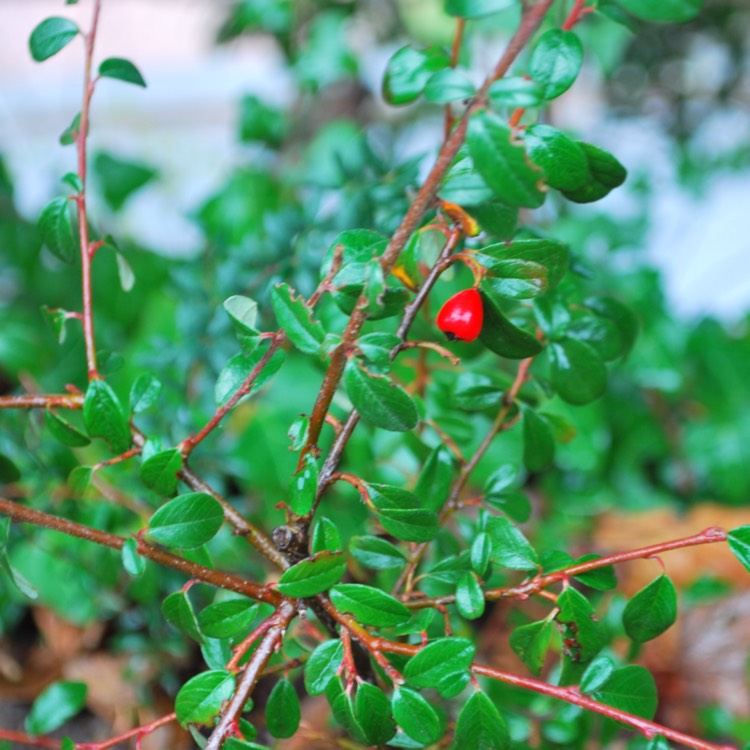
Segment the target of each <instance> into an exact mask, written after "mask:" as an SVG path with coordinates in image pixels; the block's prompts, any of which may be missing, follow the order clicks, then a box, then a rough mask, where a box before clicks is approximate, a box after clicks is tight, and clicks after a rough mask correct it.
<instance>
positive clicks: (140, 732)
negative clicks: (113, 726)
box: [57, 712, 177, 750]
mask: <svg viewBox="0 0 750 750" xmlns="http://www.w3.org/2000/svg"><path fill="white" fill-rule="evenodd" d="M176 719H177V714H175V713H174V712H172V713H171V714H167V715H166V716H162V717H160V718H158V719H156V720H154V721H152V722H149V723H148V724H144V725H143V726H140V727H136V728H135V729H131V730H130V731H129V732H125V733H123V734H120V735H118V736H117V737H110V739H108V740H104V741H102V742H77V743H76V750H107V748H110V747H114V746H115V745H119V744H120V743H121V742H125V741H126V740H129V739H132V738H133V737H136V738H138V739H139V740H140V739H142V738H143V737H145V736H146V735H147V734H151V733H152V732H155V731H156V730H157V729H160V728H161V727H164V726H166V725H167V724H171V723H172V722H173V721H175V720H176ZM57 747H59V745H58V746H57Z"/></svg>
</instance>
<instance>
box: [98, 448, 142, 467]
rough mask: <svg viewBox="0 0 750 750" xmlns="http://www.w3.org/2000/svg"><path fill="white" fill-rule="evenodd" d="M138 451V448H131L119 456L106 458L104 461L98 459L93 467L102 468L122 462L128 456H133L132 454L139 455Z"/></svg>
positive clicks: (139, 450)
mask: <svg viewBox="0 0 750 750" xmlns="http://www.w3.org/2000/svg"><path fill="white" fill-rule="evenodd" d="M140 452H141V449H140V448H131V449H130V450H129V451H125V453H121V454H120V455H119V456H115V457H114V458H108V459H107V460H106V461H100V462H99V463H98V464H95V465H94V467H93V468H94V469H103V468H104V467H105V466H113V465H114V464H119V463H122V462H123V461H127V460H128V459H129V458H133V456H137V455H139V454H140Z"/></svg>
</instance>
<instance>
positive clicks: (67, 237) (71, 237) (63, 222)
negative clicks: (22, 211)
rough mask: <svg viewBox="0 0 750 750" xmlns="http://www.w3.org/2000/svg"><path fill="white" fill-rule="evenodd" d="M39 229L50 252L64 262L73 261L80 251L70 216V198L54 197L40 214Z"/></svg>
mask: <svg viewBox="0 0 750 750" xmlns="http://www.w3.org/2000/svg"><path fill="white" fill-rule="evenodd" d="M39 231H40V233H41V235H42V241H43V242H44V244H45V245H46V246H47V247H48V248H49V250H50V252H51V253H52V254H53V255H55V256H56V257H57V258H59V259H60V260H61V261H62V262H63V263H72V262H73V261H74V260H75V257H76V255H77V253H78V247H79V245H78V238H77V237H76V235H75V234H74V232H73V223H72V221H71V218H70V200H69V199H68V198H53V199H52V200H51V201H50V202H49V203H48V204H47V205H46V206H45V207H44V208H43V209H42V213H41V214H40V215H39Z"/></svg>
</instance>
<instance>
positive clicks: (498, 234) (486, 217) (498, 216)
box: [470, 199, 518, 240]
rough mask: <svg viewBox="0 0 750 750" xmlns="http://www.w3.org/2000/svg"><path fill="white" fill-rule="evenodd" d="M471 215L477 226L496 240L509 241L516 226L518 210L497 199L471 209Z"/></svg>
mask: <svg viewBox="0 0 750 750" xmlns="http://www.w3.org/2000/svg"><path fill="white" fill-rule="evenodd" d="M470 213H471V215H472V217H474V219H476V220H477V221H478V222H479V226H481V227H482V229H484V231H485V232H487V233H488V234H491V235H494V237H495V238H496V239H499V240H507V239H510V238H511V237H512V236H513V234H514V233H515V231H516V225H517V224H518V208H517V207H515V206H509V205H507V204H506V203H503V202H502V201H500V200H497V199H490V200H487V201H485V202H483V203H480V204H479V205H476V206H472V207H471V212H470Z"/></svg>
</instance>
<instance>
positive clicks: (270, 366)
mask: <svg viewBox="0 0 750 750" xmlns="http://www.w3.org/2000/svg"><path fill="white" fill-rule="evenodd" d="M269 346H270V344H269V343H268V342H264V343H262V344H260V345H259V346H258V347H257V348H256V349H255V351H253V352H252V353H251V354H249V355H245V354H236V355H235V356H234V357H232V358H231V359H230V360H229V362H227V364H226V365H225V367H224V368H223V369H222V371H221V372H220V373H219V377H218V378H217V379H216V386H215V387H214V397H215V399H216V403H217V404H225V403H226V402H227V401H228V400H229V399H230V398H231V397H232V396H233V395H234V394H235V393H236V392H237V391H238V390H239V388H240V387H241V386H242V384H243V383H244V382H245V380H247V379H248V378H249V377H250V375H251V374H252V372H253V370H255V368H256V367H257V366H258V365H259V364H260V361H261V360H262V359H263V357H264V356H265V354H266V352H267V350H268V347H269ZM284 359H285V354H284V351H283V350H282V349H277V350H276V351H275V352H274V353H273V354H272V355H271V357H270V358H269V360H268V361H267V362H266V364H265V365H264V366H263V368H262V369H261V370H260V372H259V373H257V375H256V376H255V380H253V383H252V386H251V387H250V390H249V391H248V393H247V394H246V395H248V396H249V395H252V394H253V393H256V392H257V391H259V390H260V389H261V388H262V387H263V386H264V385H265V384H266V383H267V382H268V381H269V380H270V379H271V378H272V377H273V376H274V375H275V374H276V373H277V372H278V371H279V368H280V367H281V365H283V364H284Z"/></svg>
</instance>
